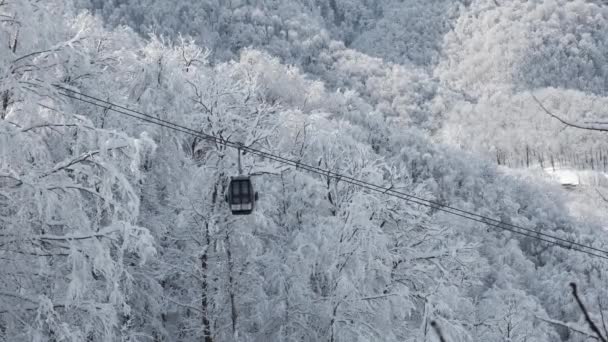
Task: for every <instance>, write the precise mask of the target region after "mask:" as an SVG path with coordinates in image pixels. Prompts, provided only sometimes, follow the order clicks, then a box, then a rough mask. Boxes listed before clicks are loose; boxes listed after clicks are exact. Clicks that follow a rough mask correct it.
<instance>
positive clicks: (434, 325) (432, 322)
mask: <svg viewBox="0 0 608 342" xmlns="http://www.w3.org/2000/svg"><path fill="white" fill-rule="evenodd" d="M431 327H433V330H435V333H436V334H437V336H438V337H439V341H441V342H447V340H446V339H445V337H443V333H442V332H441V328H440V327H439V325H438V324H437V322H435V321H431Z"/></svg>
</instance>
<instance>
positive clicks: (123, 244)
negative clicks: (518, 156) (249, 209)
mask: <svg viewBox="0 0 608 342" xmlns="http://www.w3.org/2000/svg"><path fill="white" fill-rule="evenodd" d="M576 3H577V4H578V6H582V7H581V8H583V9H586V8H587V7H586V6H596V5H592V4H588V3H584V2H576ZM492 4H495V2H493V1H491V2H487V3H486V2H483V1H479V2H477V1H473V2H470V3H469V2H467V3H460V2H448V1H429V2H428V4H426V2H425V3H424V4H423V3H420V4H417V2H415V1H394V2H390V1H387V2H386V3H385V4H383V5H382V6H380V5H378V4H376V2H373V1H352V2H346V1H337V0H336V1H329V2H315V1H290V2H284V1H257V2H256V1H217V2H216V1H213V2H212V1H209V2H205V1H200V2H188V1H183V2H181V1H180V2H164V1H140V2H138V1H128V2H127V1H125V2H119V1H114V2H107V3H102V2H98V3H96V2H92V3H84V2H83V1H82V0H78V1H76V4H73V3H72V1H65V2H62V1H54V2H39V1H35V0H23V1H6V2H0V15H1V16H2V21H1V22H0V39H1V40H2V41H3V42H4V43H5V44H7V46H9V47H10V49H4V50H1V51H0V74H1V75H2V76H1V77H2V82H1V83H0V87H1V88H0V94H2V108H0V109H1V112H0V258H1V260H2V263H0V274H2V277H0V340H3V341H114V340H124V341H285V340H299V341H319V340H326V341H404V340H405V341H436V340H438V339H437V336H436V335H435V334H434V333H433V330H432V329H431V327H430V322H431V321H433V320H434V321H436V322H437V323H438V324H439V325H440V326H441V329H442V331H443V332H444V334H445V337H446V339H448V340H449V341H505V340H507V341H555V340H560V339H561V340H564V341H585V340H588V339H589V337H588V336H589V334H591V333H590V330H589V328H588V326H587V325H586V324H585V321H584V317H583V313H582V312H581V311H580V310H579V308H578V306H577V304H576V302H575V301H574V298H573V297H572V296H571V295H570V292H569V288H568V283H569V282H571V281H576V282H577V284H578V288H579V291H580V294H581V297H582V299H583V301H584V302H585V303H587V304H588V307H589V310H590V312H591V315H592V318H593V319H594V320H597V321H598V322H600V321H601V317H603V316H605V317H608V310H607V309H606V308H607V307H608V306H607V303H606V298H608V282H607V281H606V274H607V273H606V272H607V271H608V266H607V265H608V263H606V260H605V259H601V258H597V257H592V256H589V255H587V254H582V253H577V252H575V251H572V250H568V249H563V248H558V247H555V246H553V245H550V244H546V243H542V242H539V241H538V240H537V239H535V238H530V237H528V238H524V237H521V236H519V235H516V234H512V233H509V232H506V231H502V230H493V229H488V227H487V226H485V225H484V224H482V223H476V222H472V221H470V220H465V219H462V218H458V217H455V216H452V215H448V214H447V213H444V212H441V211H438V210H436V209H434V208H429V207H425V206H420V205H415V204H411V203H407V202H404V201H402V200H399V199H396V198H394V197H389V196H384V195H382V194H377V193H376V194H374V193H369V192H366V191H365V190H363V189H361V188H359V187H356V186H353V185H351V184H348V183H346V182H344V181H340V180H335V179H331V178H329V177H325V176H315V175H311V174H309V173H307V172H305V171H304V170H301V169H297V168H290V167H287V166H285V165H283V164H278V163H276V162H272V161H270V160H268V159H263V158H260V157H256V156H253V155H250V154H246V155H244V156H243V168H244V170H245V171H246V172H247V173H249V174H253V175H256V176H255V186H256V189H257V190H258V191H259V192H260V201H259V202H258V206H257V208H256V211H255V212H254V214H253V215H251V216H247V217H234V216H231V215H230V214H229V211H228V208H227V205H226V204H225V203H224V201H223V195H224V193H225V191H226V187H227V182H228V178H229V177H230V176H232V175H235V174H236V173H237V172H238V171H237V165H236V160H237V158H236V156H237V155H236V151H235V150H233V149H230V148H227V147H226V146H225V145H223V144H216V143H210V142H208V141H206V140H201V139H199V138H195V137H192V136H187V135H184V134H182V133H179V132H175V131H173V130H170V129H167V128H164V127H159V126H157V125H152V124H149V123H145V122H141V121H137V120H134V119H133V118H128V117H125V116H123V115H118V114H117V113H116V112H113V111H112V110H111V109H112V108H105V109H104V108H99V107H97V106H93V105H91V104H87V103H86V102H83V101H79V100H78V99H73V98H69V97H66V96H65V95H62V94H64V93H65V92H63V91H61V90H59V89H58V88H56V87H55V86H56V85H61V86H62V87H67V88H69V89H73V90H77V91H81V92H83V93H86V94H93V95H95V96H97V97H100V98H102V99H104V100H108V101H110V102H112V103H118V104H124V105H127V106H129V107H132V108H137V109H138V110H140V111H142V112H145V113H149V114H151V115H154V116H155V117H158V118H161V119H165V120H170V121H173V122H176V123H179V124H181V125H185V126H187V127H190V128H192V129H194V130H197V131H200V132H204V133H206V134H211V135H214V136H219V137H223V138H226V139H230V140H231V141H237V142H241V143H243V144H244V145H245V146H251V147H254V148H257V149H262V150H265V151H271V152H273V153H275V154H279V155H281V156H285V157H288V158H291V159H295V160H298V161H300V162H301V163H305V164H311V165H316V166H319V167H321V168H324V169H328V170H331V171H335V172H340V173H345V174H348V175H352V176H353V177H355V178H358V179H363V180H366V181H369V182H373V183H377V184H383V185H385V186H387V187H388V186H392V187H393V188H395V189H399V191H403V192H406V193H410V194H414V195H417V196H420V197H424V198H428V199H432V200H434V201H436V202H439V203H442V204H445V205H451V206H454V207H458V208H462V209H465V210H471V211H475V212H477V213H479V214H482V215H487V216H490V217H492V218H496V219H499V220H502V221H504V222H508V223H512V224H517V225H522V226H525V227H530V228H532V229H534V230H535V231H537V232H543V233H548V234H552V235H556V236H559V237H561V238H564V239H570V240H575V241H577V242H580V243H584V244H587V245H593V246H596V247H598V248H605V247H604V246H606V242H607V241H608V238H607V237H606V235H605V234H603V233H602V231H601V226H600V225H599V224H597V223H594V222H591V221H582V220H578V219H576V218H574V217H573V216H571V215H570V214H569V212H568V210H567V208H566V205H565V202H564V194H563V193H562V191H561V190H560V189H558V188H556V187H554V186H552V185H550V184H545V183H542V182H538V180H537V179H536V178H534V177H531V176H529V175H528V174H526V173H523V172H520V173H515V172H510V173H505V172H502V171H501V170H500V169H499V168H498V167H497V166H495V165H494V163H491V162H489V161H487V160H485V159H484V158H483V157H479V156H477V155H475V154H472V153H470V152H464V151H462V150H460V149H459V148H458V147H457V146H450V145H449V144H440V143H438V142H440V141H443V142H446V141H448V142H449V141H450V140H449V139H446V138H445V137H444V136H447V137H448V138H450V139H455V138H454V137H455V135H454V134H451V133H449V132H450V129H453V127H454V125H457V124H459V122H460V121H458V120H456V119H454V118H455V117H456V115H458V113H464V110H465V109H466V108H472V109H474V110H478V111H480V110H481V108H483V107H481V106H483V105H484V103H485V106H488V108H491V109H492V111H488V112H487V113H489V114H492V115H494V109H496V107H498V106H491V107H490V106H489V103H490V102H488V101H490V100H492V99H493V98H497V97H498V96H499V95H500V94H503V95H502V96H504V99H505V101H507V100H508V101H512V102H517V101H518V97H517V96H524V95H523V93H521V94H520V93H519V90H518V88H517V87H516V86H513V85H519V84H528V85H529V82H528V83H526V82H524V81H521V80H513V81H508V82H509V84H510V86H507V87H506V88H505V87H503V85H501V84H500V82H494V81H492V79H500V80H502V79H503V78H501V77H498V76H495V78H492V77H494V76H491V75H488V77H489V79H490V80H488V81H487V82H486V83H487V84H491V85H493V86H495V87H494V88H492V89H494V90H495V91H496V92H495V93H491V94H484V93H483V92H484V91H487V92H488V93H490V92H491V89H490V88H489V87H488V86H486V85H476V84H475V82H479V81H480V80H479V79H475V78H474V77H472V76H471V75H470V74H469V73H466V72H465V71H464V69H462V68H464V66H463V65H464V63H469V60H468V59H467V58H468V57H467V58H465V57H461V56H460V55H459V53H461V52H462V53H464V51H466V49H461V50H458V49H455V48H454V43H452V42H451V39H455V38H453V37H452V36H451V35H452V34H456V32H461V34H460V36H459V37H460V38H458V39H460V40H462V41H463V43H462V45H466V43H465V41H466V39H474V38H466V39H465V37H464V35H465V33H466V34H468V35H471V37H472V36H473V32H475V30H471V29H470V27H471V25H473V24H472V23H470V22H469V20H471V21H472V19H471V18H472V17H473V16H474V13H477V12H483V13H486V14H487V15H489V14H488V13H490V14H491V13H494V12H492V11H513V13H519V12H517V10H519V9H520V7H518V5H512V6H511V5H502V6H499V7H500V8H498V9H497V8H494V7H491V8H487V7H488V6H496V5H492ZM533 4H534V5H536V6H538V7H539V8H544V7H547V6H549V8H551V7H550V5H551V3H550V2H548V1H545V2H542V1H539V2H534V3H533ZM81 6H85V7H89V8H96V9H97V10H98V11H100V12H101V13H103V14H104V15H103V16H102V17H103V18H104V19H105V20H106V24H104V23H103V22H102V20H104V19H102V17H93V16H91V15H90V14H88V13H86V12H81V10H82V7H81ZM391 6H392V7H391ZM509 6H511V7H512V8H511V7H509ZM522 6H523V5H522ZM530 6H532V8H531V9H529V10H530V11H531V12H530V13H533V10H534V6H533V5H530ZM543 6H544V7H543ZM486 8H487V9H486ZM555 8H556V10H557V8H558V7H555ZM597 8H599V7H597ZM397 9H398V10H399V11H397ZM574 10H579V8H578V7H576V8H574ZM175 11H177V13H176V12H175ZM400 11H401V12H400ZM476 11H477V12H476ZM521 11H523V12H522V13H529V11H524V10H523V9H521ZM399 13H409V14H408V16H405V17H404V16H400V15H399ZM509 13H511V12H509ZM417 15H420V16H421V17H422V18H423V19H421V21H417V22H414V21H411V20H406V19H407V18H411V17H416V16H417ZM479 15H481V14H478V16H479ZM507 18H511V19H513V20H516V19H517V18H516V16H515V15H514V14H512V15H509V16H507ZM598 18H599V19H598V20H600V19H601V17H598ZM444 19H445V20H444ZM579 19H580V18H579ZM505 20H506V19H505ZM580 20H582V19H580ZM482 22H486V23H495V21H492V20H483V21H482ZM108 23H109V25H108ZM424 23H429V24H428V25H426V24H424ZM116 24H128V25H129V26H121V25H118V26H115V25H116ZM478 24H479V23H478ZM600 24H601V22H600ZM600 24H598V25H600ZM182 25H185V26H182ZM403 25H406V26H407V27H411V30H408V31H407V33H408V34H407V35H405V36H403V39H402V38H399V37H397V36H395V38H389V37H391V36H390V35H386V36H384V37H383V39H380V38H379V37H380V36H382V32H387V33H390V34H397V32H399V31H400V28H402V27H403ZM114 26H115V27H114ZM573 29H575V28H573ZM134 30H135V31H134ZM153 30H156V31H157V32H159V33H168V34H169V35H168V36H166V37H165V38H161V37H159V36H157V35H155V34H153V33H150V34H148V35H146V36H142V35H140V34H138V33H137V32H139V33H146V32H148V33H149V32H151V31H153ZM136 31H137V32H136ZM490 31H492V30H490ZM178 32H184V33H187V34H189V35H191V36H193V37H194V40H191V39H190V38H183V37H179V36H178V35H177V33H178ZM598 32H599V29H598ZM393 41H399V42H401V43H402V44H397V45H396V46H395V49H389V47H390V46H391V42H393ZM249 46H253V48H248V47H249ZM388 50H390V51H388ZM473 50H474V51H477V50H475V49H473ZM518 51H519V50H518ZM471 54H473V53H471ZM503 57H504V56H503ZM461 58H462V59H461ZM501 63H502V62H500V61H499V62H497V64H501ZM461 67H462V68H461ZM442 70H443V71H442ZM494 72H496V73H499V72H500V68H496V71H494ZM467 77H471V78H470V79H467ZM481 82H483V80H481ZM552 82H553V81H551V80H548V81H547V83H542V84H538V85H537V86H553V87H556V88H551V89H542V90H539V92H538V98H539V99H543V100H546V99H547V98H550V97H553V98H555V99H558V100H563V98H564V97H563V96H562V95H563V94H572V95H571V96H572V98H573V99H578V100H580V101H583V100H584V99H585V98H587V97H589V98H592V97H596V98H598V99H600V100H601V98H602V96H603V95H602V93H600V92H599V91H596V92H594V93H591V92H588V91H587V90H586V89H582V88H581V89H571V90H562V89H561V88H557V87H565V85H559V84H555V83H552ZM597 82H600V81H597ZM589 84H591V83H589ZM511 86H512V87H511ZM505 89H507V90H505ZM508 92H512V93H508ZM509 94H511V95H513V96H509ZM556 101H557V100H556ZM594 105H597V106H600V105H599V104H594ZM467 106H468V107H467ZM522 106H524V105H523V104H522ZM558 106H559V103H558V104H556V105H555V106H554V107H555V108H556V107H558ZM554 107H551V108H554ZM598 108H599V107H598ZM474 110H471V111H470V112H471V113H475V111H474ZM556 110H557V109H556ZM524 112H525V111H524V110H522V115H523V114H524ZM534 113H535V115H536V114H538V115H537V117H538V118H539V120H540V117H541V112H540V111H538V110H536V111H535V112H534ZM496 115H498V113H497V114H496ZM470 120H474V118H473V116H472V117H471V118H470ZM451 122H453V123H451ZM463 122H464V121H463ZM463 125H464V123H463ZM497 129H498V128H497ZM446 132H447V133H446ZM474 132H475V131H469V134H476V133H474ZM583 137H584V135H582V134H581V135H576V134H573V135H572V139H573V141H574V142H573V144H574V143H577V144H578V142H579V141H581V139H583ZM577 139H579V140H577ZM469 140H470V139H466V140H465V141H469ZM471 143H475V144H477V145H475V148H468V149H470V150H473V151H475V150H476V148H477V147H479V150H481V149H482V148H483V146H484V145H483V143H478V142H475V141H471ZM577 146H578V145H577ZM465 147H467V146H465ZM602 315H603V316H602Z"/></svg>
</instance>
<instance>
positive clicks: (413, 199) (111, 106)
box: [55, 85, 608, 260]
mask: <svg viewBox="0 0 608 342" xmlns="http://www.w3.org/2000/svg"><path fill="white" fill-rule="evenodd" d="M55 87H56V88H57V89H58V90H59V94H60V95H62V96H65V97H67V98H71V99H74V100H77V101H80V102H84V103H87V104H90V105H93V106H96V107H100V108H103V109H106V110H111V111H113V112H115V113H118V114H121V115H125V116H128V117H131V118H134V119H137V120H141V121H144V122H148V123H151V124H154V125H157V126H161V127H164V128H168V129H171V130H174V131H177V132H181V133H185V134H188V135H192V136H195V137H198V138H201V139H205V140H209V141H213V142H215V143H218V144H222V145H225V146H228V147H231V148H234V149H240V150H242V151H244V152H248V153H251V154H253V155H258V156H261V157H264V158H266V159H269V160H272V161H276V162H278V163H282V164H285V165H289V166H293V167H295V168H296V169H301V170H304V171H308V172H311V173H315V174H318V175H321V176H324V177H328V178H332V179H335V180H339V181H343V182H345V183H348V184H352V185H355V186H358V187H361V188H363V189H366V190H369V191H372V192H377V193H381V194H384V195H387V196H391V197H395V198H398V199H401V200H404V201H407V202H410V203H414V204H418V205H422V206H425V207H429V208H432V209H435V210H439V211H443V212H446V213H448V214H451V215H455V216H458V217H461V218H464V219H467V220H471V221H475V222H479V223H482V224H485V225H487V226H490V227H493V228H497V229H502V230H506V231H509V232H512V233H515V234H519V235H522V236H526V237H529V238H532V239H536V240H539V241H543V242H546V243H549V244H552V245H556V246H559V247H562V248H565V249H570V250H574V251H578V252H582V253H586V254H588V255H591V256H595V257H599V258H603V259H607V260H608V251H607V250H603V249H599V248H596V247H593V246H589V245H585V244H582V243H579V242H576V241H571V240H568V239H564V238H560V237H557V236H554V235H551V234H547V233H543V232H540V231H536V230H534V229H530V228H525V227H522V226H519V225H515V224H511V223H507V222H503V221H500V220H497V219H493V218H491V217H487V216H484V215H480V214H477V213H474V212H470V211H467V210H463V209H458V208H455V207H452V206H449V205H445V204H442V203H439V202H436V201H432V200H428V199H424V198H421V197H418V196H415V195H411V194H408V193H405V192H402V191H398V190H394V189H392V188H390V187H389V188H387V187H384V186H381V185H377V184H373V183H369V182H366V181H363V180H360V179H357V178H353V177H351V176H348V175H345V174H340V173H337V172H334V171H331V170H327V169H323V168H320V167H316V166H312V165H308V164H304V163H301V162H300V161H298V160H293V159H288V158H285V157H281V156H279V155H276V154H273V153H270V152H265V151H262V150H259V149H256V148H253V147H250V146H245V145H243V144H240V143H237V142H234V141H230V140H227V139H224V138H220V137H216V136H214V135H211V134H207V133H204V132H201V131H196V130H194V129H191V128H189V127H186V126H183V125H179V124H176V123H174V122H171V121H168V120H164V119H160V118H157V117H155V116H152V115H149V114H146V113H143V112H140V111H137V110H133V109H130V108H128V107H125V106H122V105H119V104H116V103H112V102H110V101H106V100H103V99H100V98H97V97H95V96H91V95H88V94H85V93H82V92H79V91H75V90H72V89H69V88H66V87H63V86H60V85H55Z"/></svg>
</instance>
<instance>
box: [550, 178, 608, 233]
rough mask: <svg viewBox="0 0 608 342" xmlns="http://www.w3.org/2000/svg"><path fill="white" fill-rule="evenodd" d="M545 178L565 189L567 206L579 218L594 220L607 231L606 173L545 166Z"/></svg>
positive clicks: (607, 188) (607, 190)
mask: <svg viewBox="0 0 608 342" xmlns="http://www.w3.org/2000/svg"><path fill="white" fill-rule="evenodd" d="M544 171H545V172H544V173H545V175H546V176H547V178H549V179H551V180H553V181H556V182H558V183H559V184H561V185H562V186H564V188H565V189H567V190H568V191H567V196H568V198H569V201H568V207H569V209H570V211H571V213H572V214H573V215H575V216H577V217H579V218H584V219H586V220H591V221H596V222H597V223H599V224H601V225H602V226H603V227H604V229H606V230H607V231H608V174H607V173H604V172H597V171H589V170H576V169H573V168H567V167H560V168H555V169H553V168H545V169H544Z"/></svg>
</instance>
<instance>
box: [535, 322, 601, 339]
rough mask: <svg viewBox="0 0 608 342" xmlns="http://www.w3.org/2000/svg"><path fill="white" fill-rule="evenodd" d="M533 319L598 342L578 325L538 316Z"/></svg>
mask: <svg viewBox="0 0 608 342" xmlns="http://www.w3.org/2000/svg"><path fill="white" fill-rule="evenodd" d="M535 317H536V318H538V319H540V320H541V321H543V322H547V323H549V324H553V325H558V326H560V327H564V328H567V329H569V330H572V331H574V332H576V333H579V334H581V335H585V336H586V337H588V338H592V339H594V340H599V338H598V337H597V336H595V335H593V333H592V332H589V331H586V330H585V329H584V328H583V327H580V326H578V325H575V324H572V323H568V322H562V321H558V320H555V319H551V318H546V317H540V316H535Z"/></svg>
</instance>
